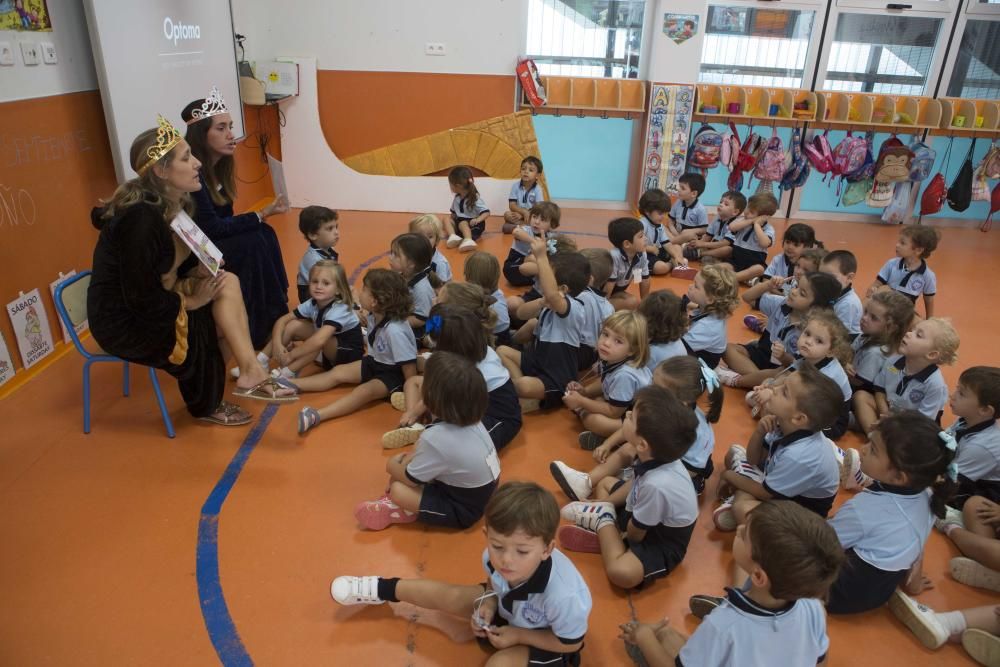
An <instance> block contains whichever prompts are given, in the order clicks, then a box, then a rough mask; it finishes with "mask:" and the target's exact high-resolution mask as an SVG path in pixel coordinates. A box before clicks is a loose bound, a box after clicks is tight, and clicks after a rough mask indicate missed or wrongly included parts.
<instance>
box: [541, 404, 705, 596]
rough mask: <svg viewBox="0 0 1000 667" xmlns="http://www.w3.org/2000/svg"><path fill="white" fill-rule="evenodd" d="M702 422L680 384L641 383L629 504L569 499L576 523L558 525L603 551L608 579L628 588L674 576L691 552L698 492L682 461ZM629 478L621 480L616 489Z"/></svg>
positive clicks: (632, 425) (632, 420)
mask: <svg viewBox="0 0 1000 667" xmlns="http://www.w3.org/2000/svg"><path fill="white" fill-rule="evenodd" d="M697 430H698V419H697V418H696V417H695V414H694V412H693V411H692V410H691V408H689V407H688V406H686V405H684V404H683V403H681V402H680V400H678V399H677V397H676V396H675V395H674V394H673V392H671V391H670V390H668V389H664V388H663V387H660V386H657V385H650V386H647V387H643V388H642V389H640V390H638V391H637V392H636V393H635V407H634V408H633V409H632V410H629V411H628V412H626V413H625V420H624V422H623V423H622V435H623V436H624V437H625V440H626V441H627V442H628V443H629V444H630V445H632V446H633V447H635V450H636V458H637V462H636V463H635V465H634V466H633V468H634V471H635V477H634V481H633V483H632V488H631V489H630V490H629V493H628V497H627V499H626V501H625V512H624V513H623V514H622V515H621V517H618V516H616V514H615V506H614V505H613V504H611V503H610V502H573V503H570V504H569V505H566V506H565V507H564V508H563V509H562V515H563V518H565V519H568V520H570V521H574V522H575V524H576V525H574V526H563V527H562V528H561V529H560V530H559V541H560V542H561V543H562V545H563V547H565V548H566V549H569V550H571V551H584V552H589V553H600V554H601V558H602V559H603V561H604V571H605V572H606V573H607V575H608V579H609V580H610V581H611V583H612V584H614V585H616V586H620V587H622V588H634V587H636V586H639V585H640V584H643V583H646V582H649V581H654V580H656V579H659V578H661V577H665V576H667V575H668V574H669V573H670V572H671V571H672V570H673V569H674V568H676V567H677V566H678V565H679V564H680V562H681V561H682V560H683V559H684V555H685V553H687V546H688V542H689V541H690V540H691V533H692V532H693V531H694V523H695V520H696V519H697V518H698V495H697V493H696V492H695V489H694V484H693V483H692V482H691V476H690V475H689V474H688V472H687V468H685V467H684V465H683V463H682V462H681V457H683V456H684V454H685V453H686V452H687V450H688V448H689V447H690V446H691V444H692V443H693V442H694V441H695V436H696V432H697ZM624 484H625V482H624V481H619V482H617V483H616V484H615V485H614V486H613V487H611V492H612V493H614V491H616V490H617V489H618V487H620V486H622V485H624ZM619 519H620V520H621V521H622V524H623V529H624V531H625V539H624V540H623V539H622V535H621V532H620V531H619V527H620V525H619V523H618V522H619Z"/></svg>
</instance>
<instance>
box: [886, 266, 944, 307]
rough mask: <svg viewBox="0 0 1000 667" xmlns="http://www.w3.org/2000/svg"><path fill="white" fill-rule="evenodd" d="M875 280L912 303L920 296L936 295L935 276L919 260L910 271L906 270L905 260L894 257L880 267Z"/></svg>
mask: <svg viewBox="0 0 1000 667" xmlns="http://www.w3.org/2000/svg"><path fill="white" fill-rule="evenodd" d="M876 280H877V281H878V282H880V283H881V284H883V285H888V286H889V287H891V288H892V289H894V290H896V291H897V292H899V293H900V294H902V295H903V296H905V297H906V298H908V299H909V300H910V301H913V302H914V303H916V301H917V298H918V297H920V295H924V296H934V295H935V294H936V293H937V276H935V275H934V272H933V271H931V268H930V267H929V266H927V262H926V261H925V260H920V266H918V267H917V268H916V269H913V270H912V271H911V270H910V269H908V268H906V260H905V259H898V258H895V257H894V258H893V259H890V260H889V261H888V262H886V263H885V264H883V265H882V268H881V269H879V272H878V276H877V277H876Z"/></svg>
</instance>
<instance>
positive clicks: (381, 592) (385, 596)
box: [377, 577, 399, 602]
mask: <svg viewBox="0 0 1000 667" xmlns="http://www.w3.org/2000/svg"><path fill="white" fill-rule="evenodd" d="M398 583H399V577H379V578H378V588H377V591H378V597H379V599H380V600H385V601H386V602H399V599H397V598H396V584H398Z"/></svg>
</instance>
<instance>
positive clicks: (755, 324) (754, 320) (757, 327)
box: [743, 315, 766, 334]
mask: <svg viewBox="0 0 1000 667" xmlns="http://www.w3.org/2000/svg"><path fill="white" fill-rule="evenodd" d="M743 326H745V327H746V328H747V329H749V330H750V331H752V332H754V333H756V334H759V333H764V329H765V328H766V325H765V323H764V321H763V320H761V319H760V318H759V317H757V316H756V315H747V316H746V317H744V318H743Z"/></svg>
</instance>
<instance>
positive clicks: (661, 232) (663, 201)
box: [639, 188, 674, 276]
mask: <svg viewBox="0 0 1000 667" xmlns="http://www.w3.org/2000/svg"><path fill="white" fill-rule="evenodd" d="M669 211H670V197H669V196H668V195H667V193H666V192H664V191H663V190H660V189H658V188H653V189H652V190H646V191H645V192H643V193H642V196H641V197H639V222H641V223H642V230H643V231H644V232H645V233H646V262H647V263H648V264H649V270H650V272H651V273H652V274H653V275H654V276H662V275H664V274H667V273H670V271H671V270H672V269H673V268H674V264H673V260H672V259H671V258H670V255H669V254H668V252H667V245H668V244H669V243H670V237H669V236H668V235H667V230H666V229H664V227H663V218H664V217H666V215H667V213H668V212H669Z"/></svg>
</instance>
